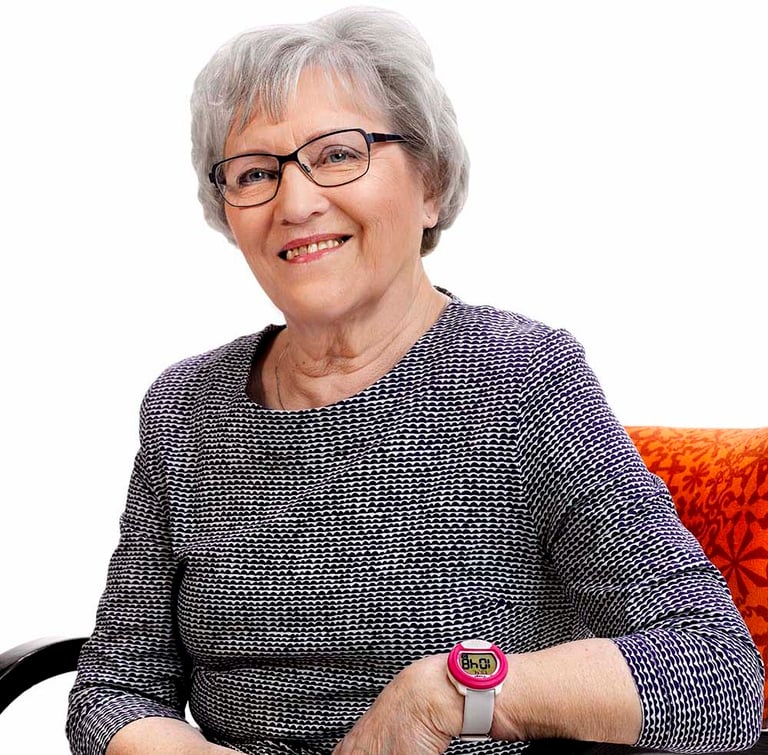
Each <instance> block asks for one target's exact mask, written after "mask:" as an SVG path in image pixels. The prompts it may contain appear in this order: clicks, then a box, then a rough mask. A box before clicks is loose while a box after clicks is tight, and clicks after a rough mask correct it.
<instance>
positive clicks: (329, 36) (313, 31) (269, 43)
mask: <svg viewBox="0 0 768 755" xmlns="http://www.w3.org/2000/svg"><path fill="white" fill-rule="evenodd" d="M308 67H316V68H319V69H320V70H322V71H325V73H326V75H329V76H330V77H333V78H335V79H336V80H337V81H339V82H341V83H342V86H344V87H346V88H347V89H348V90H349V91H353V92H355V94H356V96H360V95H362V96H364V97H365V100H366V101H367V103H370V104H372V105H375V110H376V111H378V112H381V113H382V114H383V116H384V117H385V118H387V119H388V121H389V124H388V126H389V127H390V128H391V129H392V130H393V131H395V132H397V133H401V134H404V135H406V136H407V137H408V142H407V143H406V144H405V145H404V146H405V148H406V149H407V150H408V151H409V153H410V154H411V155H412V157H413V159H414V161H415V164H416V165H417V166H418V167H419V169H420V171H421V172H422V174H423V176H424V181H425V186H426V187H427V191H428V192H429V193H430V195H431V196H434V197H437V198H439V201H440V204H439V217H438V221H437V225H436V226H435V227H434V228H426V229H425V230H424V235H423V237H422V242H421V254H422V255H425V254H428V253H429V252H431V251H432V250H433V249H434V248H435V246H437V242H438V239H439V238H440V233H441V231H442V230H443V229H444V228H448V227H449V226H450V225H451V224H452V223H453V221H454V220H455V219H456V216H457V215H458V214H459V212H460V210H461V208H462V207H463V206H464V200H465V199H466V195H467V184H468V179H469V158H468V155H467V151H466V148H465V146H464V142H463V141H462V139H461V136H460V135H459V131H458V127H457V124H456V116H455V113H454V110H453V106H452V105H451V102H450V100H449V99H448V96H447V95H446V93H445V90H444V89H443V87H442V85H441V84H440V82H439V81H438V80H437V78H436V77H435V71H434V64H433V61H432V54H431V52H430V50H429V47H428V46H427V44H426V42H425V41H424V39H423V38H422V37H421V35H420V34H419V32H418V31H417V30H416V29H415V28H414V27H413V26H412V25H411V24H410V23H409V22H408V21H406V19H404V18H403V17H402V16H400V15H398V14H397V13H394V12H392V11H387V10H383V9H378V8H346V9H344V10H340V11H337V12H335V13H331V14H330V15H327V16H323V17H322V18H320V19H318V20H317V21H313V22H311V23H307V24H290V25H281V26H268V27H265V28H262V29H256V30H254V31H249V32H245V33H243V34H241V35H239V36H237V37H235V38H234V39H232V40H230V41H229V42H228V43H227V44H225V45H224V46H223V47H221V48H220V49H219V50H218V52H216V54H215V55H214V56H213V58H212V59H211V60H210V62H209V63H208V64H207V65H206V66H205V68H203V70H202V71H201V72H200V74H199V75H198V77H197V79H196V80H195V86H194V90H193V93H192V101H191V105H192V163H193V165H194V167H195V171H196V172H197V178H198V184H199V185H198V197H199V199H200V202H201V203H202V205H203V210H204V212H205V218H206V220H207V221H208V223H209V224H210V225H211V226H213V228H215V229H216V230H218V231H221V232H222V233H223V234H224V235H225V236H226V237H227V238H228V239H229V240H230V241H232V242H233V243H234V238H233V236H232V233H231V231H230V229H229V225H228V224H227V220H226V217H225V215H224V201H223V199H222V198H221V195H220V194H219V192H218V191H217V190H216V187H215V186H214V185H213V184H212V183H211V182H210V181H209V179H208V174H209V172H210V169H211V166H212V165H213V163H215V162H216V161H218V160H221V159H223V158H224V142H225V140H226V138H227V135H228V134H229V132H230V130H231V129H232V128H234V127H237V128H240V129H242V128H244V127H245V125H246V124H247V123H248V122H249V121H250V120H251V118H253V116H254V115H255V114H256V113H260V114H263V115H265V116H266V117H268V118H269V119H270V120H275V121H277V120H279V119H280V117H281V114H282V113H283V111H284V109H285V107H286V104H287V102H288V101H289V98H290V96H291V95H292V94H293V92H295V91H296V88H297V86H298V81H299V77H300V76H301V74H302V72H303V71H304V69H305V68H308ZM236 120H237V121H238V123H237V124H236V123H235V121H236Z"/></svg>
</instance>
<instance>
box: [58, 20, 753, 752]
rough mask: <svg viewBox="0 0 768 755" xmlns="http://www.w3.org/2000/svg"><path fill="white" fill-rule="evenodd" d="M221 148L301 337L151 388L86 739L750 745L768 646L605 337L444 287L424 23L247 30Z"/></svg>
mask: <svg viewBox="0 0 768 755" xmlns="http://www.w3.org/2000/svg"><path fill="white" fill-rule="evenodd" d="M193 144H194V147H193V158H194V162H195V165H196V168H197V173H198V176H199V179H200V197H201V200H202V203H203V205H204V207H205V213H206V217H207V219H208V221H209V222H210V223H211V224H212V225H213V226H215V227H216V228H218V229H219V230H221V231H222V232H223V233H224V234H225V235H226V236H227V237H228V238H229V239H231V240H232V241H233V242H234V243H235V244H237V246H238V247H239V248H240V250H241V251H242V253H243V254H244V255H245V258H246V260H247V262H248V264H249V266H250V267H251V270H252V271H253V273H254V275H255V276H256V279H257V280H258V282H259V284H260V285H261V287H262V288H263V289H264V291H265V292H266V293H267V295H268V296H269V297H270V299H271V300H272V301H273V302H274V304H275V305H276V306H277V307H278V308H279V310H280V311H281V312H282V313H283V315H284V317H285V324H284V325H271V326H268V327H266V328H265V329H264V330H262V331H261V332H258V333H256V334H255V335H250V336H246V337H243V338H239V339H237V340H235V341H233V342H232V343H230V344H228V345H226V346H223V347H221V348H219V349H217V350H215V351H213V352H210V353H207V354H203V355H202V356H197V357H194V358H191V359H188V360H186V361H183V362H181V363H180V364H177V365H175V366H173V367H171V368H170V369H168V370H167V371H166V372H165V373H164V374H163V375H162V376H161V377H160V378H159V379H158V380H157V381H156V382H155V383H154V384H153V385H152V387H151V388H150V390H149V391H148V393H147V395H146V398H145V401H144V403H143V407H142V422H141V446H140V450H139V452H138V455H137V458H136V463H135V469H134V474H133V477H132V481H131V485H130V490H129V496H128V503H127V507H126V510H125V513H124V515H123V517H122V520H121V539H120V543H119V546H118V548H117V550H116V552H115V554H114V556H113V559H112V562H111V565H110V570H109V576H108V580H107V586H106V590H105V592H104V595H103V597H102V600H101V603H100V606H99V611H98V616H97V620H96V627H95V630H94V632H93V635H92V637H91V639H90V641H89V642H88V643H87V644H86V646H85V648H84V650H83V653H82V656H81V660H80V667H79V672H78V677H77V681H76V683H75V687H74V689H73V691H72V694H71V704H70V712H69V722H68V732H69V737H70V741H71V743H72V747H73V751H74V752H75V753H89V754H91V753H104V752H107V753H108V754H109V755H121V754H127V753H188V754H192V753H211V754H213V753H224V752H243V753H251V754H252V755H256V753H265V754H272V753H274V754H275V755H277V753H331V752H333V753H335V754H336V755H351V754H353V753H355V754H359V753H369V754H370V755H384V754H385V753H399V754H401V755H402V754H407V755H414V754H415V755H431V754H434V753H442V752H446V751H450V752H470V751H472V752H489V753H490V752H497V753H516V752H522V751H524V750H525V749H526V748H527V747H528V746H529V742H530V741H531V740H535V739H537V738H544V737H559V738H568V739H572V740H592V741H603V742H615V743H627V744H632V743H637V744H639V745H641V746H646V747H655V748H668V749H680V750H686V751H691V752H694V751H704V750H706V749H708V748H709V749H725V748H743V747H746V746H748V745H750V743H751V742H752V741H753V740H754V739H755V738H756V736H757V734H758V730H759V722H760V711H761V703H762V682H763V673H762V667H761V664H760V659H759V656H758V654H757V652H756V650H755V647H754V645H753V643H752V641H751V639H750V637H749V634H748V633H747V631H746V629H745V627H744V624H743V623H742V621H741V619H740V617H739V615H738V613H737V611H736V610H735V608H734V606H733V603H732V601H731V599H730V596H729V594H728V591H727V589H726V587H725V585H724V582H723V580H722V579H721V577H720V575H719V574H718V572H717V571H716V570H715V569H714V568H713V566H712V565H711V564H710V563H709V562H708V561H707V560H706V558H705V557H704V555H703V553H702V551H701V550H700V548H699V546H698V544H697V543H696V541H695V540H694V539H693V538H692V537H691V535H689V534H688V533H687V532H686V531H685V529H684V528H683V527H682V526H681V524H680V522H679V521H678V519H677V518H676V516H675V512H674V509H673V507H672V504H671V502H670V499H669V496H668V493H667V491H666V490H665V489H664V488H663V486H662V485H661V484H660V482H659V480H658V479H656V478H655V477H653V476H652V475H650V474H649V473H648V471H647V470H646V469H645V467H644V466H643V464H642V462H641V461H640V458H639V456H638V455H637V453H636V452H635V450H634V447H633V446H632V443H631V442H630V440H629V439H628V437H627V436H626V434H625V433H624V431H623V429H622V427H621V425H620V424H619V423H618V422H617V420H616V419H615V417H614V416H613V414H612V413H611V411H610V410H609V408H608V407H607V405H606V402H605V399H604V397H603V394H602V392H601V390H600V387H599V385H598V383H597V382H596V380H595V378H594V376H593V374H592V372H591V371H590V369H589V367H588V366H587V364H586V363H585V360H584V356H583V352H582V349H581V348H580V346H579V345H578V344H577V343H576V342H575V341H574V339H573V338H572V337H571V336H570V335H569V334H568V333H567V332H564V331H560V330H553V329H550V328H548V327H547V326H545V325H543V324H541V323H538V322H534V321H531V320H529V319H526V318H525V317H523V316H521V315H518V314H512V313H509V312H504V311H499V310H497V309H493V308H491V307H484V306H469V305H467V304H465V303H463V302H462V301H460V300H459V299H457V298H456V297H454V296H452V295H451V294H448V293H447V292H446V291H444V290H441V289H438V288H435V287H434V286H433V285H432V284H431V283H430V281H429V280H428V278H427V276H426V274H425V271H424V268H423V266H422V257H423V255H425V254H426V253H427V252H429V251H431V250H432V249H433V248H434V247H435V245H436V244H437V241H438V237H439V235H440V233H441V231H442V230H443V229H444V228H447V227H448V226H450V225H451V223H452V222H453V220H454V219H455V217H456V215H457V213H458V212H459V210H460V208H461V206H462V203H463V200H464V196H465V189H466V182H467V166H468V163H467V157H466V154H465V150H464V147H463V145H462V141H461V139H460V137H459V134H458V132H457V128H456V123H455V118H454V115H453V111H452V109H451V106H450V103H449V101H448V99H447V98H446V96H445V94H444V92H443V89H442V88H441V86H440V84H439V83H438V82H437V81H436V79H435V77H434V73H433V67H432V62H431V57H430V54H429V51H428V49H427V48H426V46H425V44H424V42H423V41H422V39H421V38H420V36H419V35H418V34H417V33H416V32H415V31H414V29H413V28H412V27H411V26H410V25H409V24H407V23H406V22H405V21H404V20H402V19H401V18H399V17H398V16H395V15H393V14H391V13H388V12H384V11H376V10H370V9H369V10H359V9H358V10H347V11H341V12H339V13H335V14H333V15H331V16H328V17H325V18H322V19H320V20H319V21H317V22H315V23H311V24H307V25H303V26H286V27H271V28H267V29H263V30H260V31H256V32H251V33H247V34H244V35H242V36H240V37H238V38H236V39H235V40H233V41H232V42H230V43H229V44H228V45H226V46H225V47H224V48H222V49H221V50H220V51H219V52H218V53H217V54H216V55H215V56H214V58H213V59H212V61H211V62H210V63H209V64H208V66H207V67H206V68H205V69H204V70H203V72H202V73H201V74H200V76H199V77H198V79H197V82H196V86H195V91H194V95H193ZM495 243H497V242H495ZM188 702H189V706H190V709H191V713H192V716H193V717H194V721H195V723H196V724H197V726H192V725H190V724H188V723H186V722H185V720H184V711H185V706H186V705H187V703H188ZM702 711H706V714H705V715H703V714H702ZM458 737H462V738H464V739H473V740H476V743H475V744H463V743H461V742H459V741H455V742H453V741H452V740H454V738H458Z"/></svg>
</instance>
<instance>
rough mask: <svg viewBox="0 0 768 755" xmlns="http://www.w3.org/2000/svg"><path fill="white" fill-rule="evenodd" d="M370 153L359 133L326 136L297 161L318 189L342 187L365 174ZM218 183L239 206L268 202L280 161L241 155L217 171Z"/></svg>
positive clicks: (302, 150) (303, 149) (274, 190)
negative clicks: (319, 187)
mask: <svg viewBox="0 0 768 755" xmlns="http://www.w3.org/2000/svg"><path fill="white" fill-rule="evenodd" d="M369 159H370V151H369V148H368V142H367V141H366V139H365V136H363V134H361V133H360V132H359V131H341V132H339V133H336V134H327V135H325V136H321V137H318V138H317V139H314V140H313V141H311V142H309V143H308V144H305V145H304V146H303V147H301V148H300V149H299V150H298V153H297V162H298V163H299V165H300V167H301V169H302V170H303V171H304V173H306V175H307V176H308V177H309V178H311V179H312V180H313V181H314V182H315V183H316V184H318V185H319V186H340V185H341V184H345V183H349V182H350V181H354V180H355V179H357V178H360V177H361V176H363V175H365V173H366V171H367V170H368V165H369ZM215 179H216V184H217V185H218V187H219V189H220V190H221V192H222V194H223V195H224V196H225V198H226V200H227V201H228V202H229V203H230V204H233V205H236V206H247V205H254V204H261V203H262V202H268V201H269V200H270V199H272V197H274V196H275V194H276V193H277V186H278V182H279V180H280V161H279V160H278V158H277V157H274V156H273V155H242V156H240V157H234V158H232V159H230V160H226V161H225V162H223V163H221V164H220V165H219V166H218V167H217V169H216V175H215Z"/></svg>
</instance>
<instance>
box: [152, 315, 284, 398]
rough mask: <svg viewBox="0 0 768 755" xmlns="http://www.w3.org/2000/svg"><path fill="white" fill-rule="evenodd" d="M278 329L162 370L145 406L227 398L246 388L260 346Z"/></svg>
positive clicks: (253, 334)
mask: <svg viewBox="0 0 768 755" xmlns="http://www.w3.org/2000/svg"><path fill="white" fill-rule="evenodd" d="M278 327H279V326H276V325H269V326H267V327H266V328H264V330H261V331H259V332H257V333H251V334H248V335H243V336H240V337H238V338H235V339H234V340H232V341H229V342H228V343H225V344H223V345H221V346H218V347H216V348H214V349H210V350H208V351H204V352H202V353H199V354H195V355H194V356H189V357H186V358H185V359H182V360H180V361H178V362H175V363H173V364H171V365H170V366H169V367H167V368H166V369H164V370H163V371H162V372H161V373H160V375H159V376H158V377H157V378H156V379H155V380H154V381H153V382H152V384H151V386H150V387H149V390H148V391H147V398H146V399H145V402H146V401H148V400H150V399H153V400H155V401H157V400H164V401H166V402H167V401H169V400H171V401H173V402H174V403H178V402H183V401H185V400H189V399H191V398H193V397H196V396H201V395H205V396H206V397H207V398H208V399H214V400H215V398H216V397H217V396H221V397H222V398H223V397H226V396H229V395H231V394H232V392H233V391H236V390H239V389H240V387H242V386H243V385H244V384H245V381H246V380H247V378H248V373H249V371H250V366H251V362H252V359H253V355H254V354H255V353H256V351H257V350H258V346H259V343H260V342H261V341H262V339H263V338H264V337H265V336H267V335H268V334H270V333H272V332H274V331H275V330H276V329H278Z"/></svg>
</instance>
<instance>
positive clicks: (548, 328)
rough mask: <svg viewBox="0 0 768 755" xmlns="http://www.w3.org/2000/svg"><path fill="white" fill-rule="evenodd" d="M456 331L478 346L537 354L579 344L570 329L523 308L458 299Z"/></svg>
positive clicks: (454, 332) (454, 324)
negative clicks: (514, 309) (513, 308)
mask: <svg viewBox="0 0 768 755" xmlns="http://www.w3.org/2000/svg"><path fill="white" fill-rule="evenodd" d="M453 306H454V307H455V308H456V314H455V317H454V320H453V335H454V338H456V339H457V340H458V341H464V342H465V343H466V344H467V345H468V346H471V347H472V346H473V347H475V348H477V349H488V350H495V349H502V350H504V351H507V352H509V351H510V350H512V351H515V352H517V353H519V354H520V355H521V356H522V355H525V354H533V353H535V352H538V351H541V350H557V349H559V348H563V347H568V348H571V347H575V348H579V345H578V343H577V341H576V339H575V338H574V337H573V336H572V335H571V333H570V332H569V331H568V330H565V329H564V328H560V327H555V326H552V325H549V324H547V323H545V322H542V321H541V320H537V319H534V318H532V317H528V316H526V315H524V314H521V313H519V312H514V311H511V310H506V309H501V308H499V307H496V306H493V305H489V304H467V303H465V302H462V301H460V300H458V299H454V302H453Z"/></svg>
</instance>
